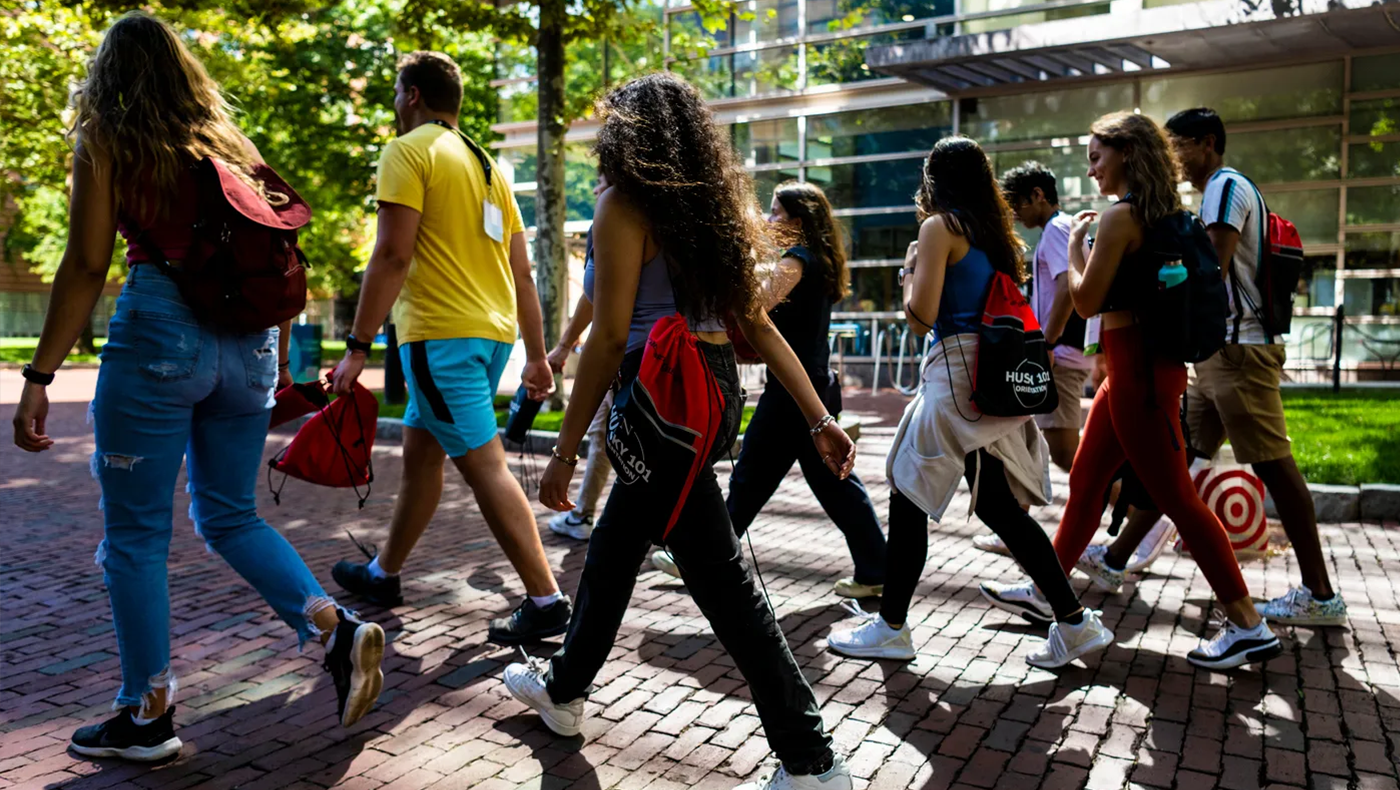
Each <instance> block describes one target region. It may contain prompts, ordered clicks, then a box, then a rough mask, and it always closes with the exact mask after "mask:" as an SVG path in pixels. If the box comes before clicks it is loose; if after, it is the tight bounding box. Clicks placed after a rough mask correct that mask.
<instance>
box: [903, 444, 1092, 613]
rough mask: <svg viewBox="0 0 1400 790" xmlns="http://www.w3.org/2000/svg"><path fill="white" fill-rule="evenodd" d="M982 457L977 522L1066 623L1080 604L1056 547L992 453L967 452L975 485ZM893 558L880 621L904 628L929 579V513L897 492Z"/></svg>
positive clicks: (970, 480)
mask: <svg viewBox="0 0 1400 790" xmlns="http://www.w3.org/2000/svg"><path fill="white" fill-rule="evenodd" d="M978 454H980V455H981V456H982V481H981V483H980V485H979V486H978V489H977V509H976V510H975V511H974V512H976V513H977V518H979V519H981V520H982V523H984V524H986V525H987V526H988V527H990V528H991V530H992V531H993V532H995V533H996V534H997V537H999V538H1001V540H1002V542H1003V543H1005V544H1006V548H1007V549H1009V550H1010V551H1011V556H1012V557H1014V558H1015V559H1016V561H1017V562H1019V563H1020V564H1021V567H1022V568H1024V569H1025V571H1026V573H1027V574H1029V575H1030V577H1031V580H1032V581H1034V582H1035V583H1036V586H1038V587H1039V588H1040V591H1041V592H1042V593H1043V594H1044V595H1045V597H1046V598H1047V599H1048V600H1049V601H1050V607H1051V608H1052V609H1054V610H1055V619H1057V620H1063V619H1065V618H1066V617H1068V616H1069V615H1071V614H1074V613H1075V612H1077V611H1079V608H1080V607H1079V599H1078V598H1077V597H1076V596H1075V594H1074V590H1072V589H1071V588H1070V586H1069V578H1068V577H1067V576H1065V572H1064V571H1062V570H1060V561H1059V560H1058V559H1057V558H1056V557H1055V547H1054V546H1053V545H1052V544H1051V543H1050V538H1049V537H1048V536H1047V535H1046V534H1045V530H1043V529H1041V528H1040V524H1038V523H1036V520H1035V519H1033V518H1031V517H1030V514H1029V513H1027V512H1026V511H1024V510H1022V509H1021V505H1020V503H1019V502H1017V501H1016V496H1015V495H1014V494H1012V493H1011V486H1010V485H1008V484H1007V482H1006V467H1005V466H1003V465H1002V463H1001V461H998V460H997V459H996V458H995V457H993V456H992V454H991V453H989V452H987V451H986V450H978V451H977V453H968V455H967V459H966V461H965V463H966V467H965V470H966V471H965V474H966V476H967V482H968V485H972V483H973V479H974V478H975V477H976V474H977V456H978ZM886 556H887V557H888V558H889V560H888V566H887V568H886V572H885V596H884V598H883V599H882V600H881V602H880V616H881V617H883V618H884V620H885V622H886V623H904V622H905V620H906V619H907V618H908V616H909V602H910V601H912V600H913V598H914V588H915V587H917V586H918V584H919V577H921V576H923V574H924V563H925V562H926V561H927V560H928V514H927V513H925V512H924V511H922V510H920V509H919V506H918V505H915V504H914V503H913V502H910V501H909V500H908V499H907V498H905V496H904V495H903V494H901V493H899V492H898V491H895V492H892V493H891V494H890V540H889V550H888V552H887V554H886Z"/></svg>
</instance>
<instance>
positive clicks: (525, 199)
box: [515, 194, 535, 228]
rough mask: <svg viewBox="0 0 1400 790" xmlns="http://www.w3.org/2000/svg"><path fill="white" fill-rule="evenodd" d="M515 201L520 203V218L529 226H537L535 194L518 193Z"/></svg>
mask: <svg viewBox="0 0 1400 790" xmlns="http://www.w3.org/2000/svg"><path fill="white" fill-rule="evenodd" d="M515 202H516V203H517V204H519V205H520V220H521V222H523V223H524V224H525V227H527V228H533V227H535V196H534V195H533V194H530V195H516V196H515Z"/></svg>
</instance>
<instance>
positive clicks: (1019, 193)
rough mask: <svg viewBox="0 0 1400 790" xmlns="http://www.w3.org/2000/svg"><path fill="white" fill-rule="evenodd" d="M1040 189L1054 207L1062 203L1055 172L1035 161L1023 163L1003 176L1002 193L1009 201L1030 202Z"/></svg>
mask: <svg viewBox="0 0 1400 790" xmlns="http://www.w3.org/2000/svg"><path fill="white" fill-rule="evenodd" d="M1037 188H1039V189H1040V193H1041V194H1042V195H1044V196H1045V202H1046V203H1049V204H1050V205H1052V206H1054V205H1057V204H1059V202H1060V191H1059V190H1058V189H1057V188H1056V184H1055V171H1053V170H1051V169H1050V168H1048V167H1046V166H1045V165H1042V164H1041V163H1039V162H1037V161H1035V160H1029V161H1025V162H1022V163H1021V164H1019V165H1017V166H1015V167H1013V168H1011V169H1010V170H1008V171H1006V172H1005V173H1002V174H1001V191H1002V193H1003V194H1005V195H1006V199H1007V201H1012V200H1024V201H1027V202H1029V201H1030V199H1031V195H1032V194H1033V193H1034V192H1035V190H1036V189H1037Z"/></svg>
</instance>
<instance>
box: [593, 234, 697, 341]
mask: <svg viewBox="0 0 1400 790" xmlns="http://www.w3.org/2000/svg"><path fill="white" fill-rule="evenodd" d="M592 249H593V248H592V245H591V244H590V245H589V252H588V259H587V261H586V262H585V263H584V265H583V295H584V296H587V297H588V301H590V302H591V301H593V278H594V267H593V252H592ZM675 313H676V296H675V293H674V292H673V291H672V289H671V275H670V274H669V273H668V272H667V271H666V256H665V255H664V254H663V253H661V252H657V253H656V257H655V258H652V259H651V260H649V261H647V262H646V263H644V264H642V274H641V277H640V278H639V279H638V280H637V300H636V301H635V302H633V303H632V324H631V326H630V327H629V328H628V330H627V351H628V353H631V352H633V351H636V350H637V349H639V348H642V347H644V346H645V345H646V344H647V335H649V334H651V328H652V326H654V325H655V324H656V322H657V321H660V320H661V319H663V318H665V317H666V316H668V315H674V314H675ZM689 321H690V329H691V331H693V332H723V331H724V322H723V321H720V320H718V319H713V318H707V319H703V320H698V321H697V320H696V319H694V318H689Z"/></svg>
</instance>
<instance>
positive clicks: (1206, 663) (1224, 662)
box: [1186, 637, 1283, 669]
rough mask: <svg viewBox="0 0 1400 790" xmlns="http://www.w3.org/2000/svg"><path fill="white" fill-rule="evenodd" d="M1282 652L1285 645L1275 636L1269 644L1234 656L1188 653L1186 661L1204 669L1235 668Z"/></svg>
mask: <svg viewBox="0 0 1400 790" xmlns="http://www.w3.org/2000/svg"><path fill="white" fill-rule="evenodd" d="M1282 654H1283V645H1281V644H1279V641H1278V638H1277V637H1275V638H1274V640H1273V642H1271V643H1269V644H1265V645H1260V646H1259V647H1256V648H1253V649H1251V650H1242V651H1240V652H1238V653H1236V654H1234V655H1233V656H1227V657H1225V658H1218V659H1208V658H1202V657H1198V656H1195V655H1191V654H1187V656H1186V661H1187V663H1189V664H1191V665H1192V666H1197V667H1201V668H1202V669H1234V668H1235V667H1242V666H1244V665H1245V664H1258V663H1263V662H1265V661H1268V660H1269V659H1271V658H1276V657H1278V656H1280V655H1282Z"/></svg>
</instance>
